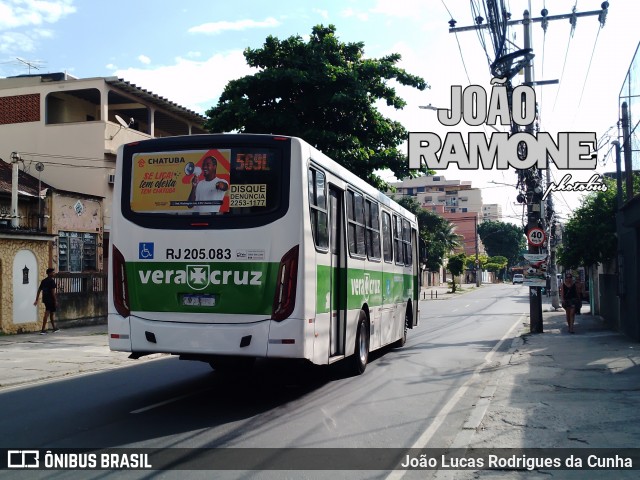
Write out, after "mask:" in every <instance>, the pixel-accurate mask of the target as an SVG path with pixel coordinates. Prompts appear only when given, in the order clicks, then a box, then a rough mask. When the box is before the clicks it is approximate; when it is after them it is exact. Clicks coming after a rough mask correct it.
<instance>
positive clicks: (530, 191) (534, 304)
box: [449, 1, 609, 333]
mask: <svg viewBox="0 0 640 480" xmlns="http://www.w3.org/2000/svg"><path fill="white" fill-rule="evenodd" d="M601 8H602V10H596V11H591V12H583V13H578V12H576V11H575V8H574V10H573V12H571V13H570V14H563V15H554V16H549V15H548V13H549V12H548V10H547V9H546V8H545V9H543V10H542V12H541V14H542V16H541V17H538V18H531V15H530V13H529V11H528V10H525V11H524V14H523V18H522V20H508V21H506V22H504V23H505V24H506V25H518V24H522V25H523V28H524V49H523V50H522V51H520V52H515V54H507V55H504V56H501V57H500V58H496V59H495V61H494V62H493V64H492V74H493V75H494V76H498V74H499V75H500V76H505V77H508V78H507V79H508V80H509V83H508V85H509V88H512V87H511V85H510V81H511V78H513V76H515V75H516V74H517V71H518V70H520V69H523V70H524V77H525V80H524V84H525V85H528V86H531V87H533V86H535V85H543V84H545V83H550V82H544V81H542V82H535V81H534V80H533V66H532V60H533V56H534V55H533V53H532V48H531V44H532V42H531V25H532V24H533V23H537V22H539V23H541V24H542V28H543V29H545V31H546V28H547V26H548V24H549V21H550V20H562V19H568V20H569V21H570V23H571V25H572V28H575V25H576V22H577V19H578V17H584V16H592V15H597V16H598V19H599V21H600V24H601V25H604V22H605V19H606V15H607V12H608V8H609V3H608V2H606V1H605V2H603V3H602V5H601ZM503 13H504V14H505V19H506V18H508V17H509V16H510V15H509V14H508V13H507V12H503ZM483 21H484V19H483V18H482V17H477V18H476V25H473V26H469V27H458V28H456V27H455V24H456V21H455V20H454V19H451V20H450V21H449V26H450V28H449V33H456V32H463V31H470V30H480V29H485V28H492V27H493V25H494V22H493V21H491V22H489V23H488V24H483V23H482V22H483ZM519 56H520V57H522V60H521V61H519V62H517V63H515V59H516V58H517V57H519ZM501 60H502V62H501ZM502 63H504V64H503V65H502ZM514 63H515V65H514ZM496 72H498V74H496ZM513 108H514V105H511V109H512V111H513ZM518 108H520V106H518ZM517 131H518V127H517V126H516V125H515V124H512V132H513V133H516V132H517ZM525 132H527V133H530V134H532V135H533V133H534V125H533V124H530V125H527V126H526V127H525ZM518 175H519V176H520V179H519V183H523V184H524V185H525V186H526V194H525V198H526V202H527V227H526V230H527V232H529V231H531V229H533V228H543V229H544V224H543V218H542V216H541V213H542V173H541V172H540V171H539V170H538V169H537V168H535V167H532V168H530V169H528V170H520V171H519V172H518ZM548 242H549V244H548V245H550V244H551V240H548ZM539 250H540V247H537V246H533V245H531V243H529V250H528V251H529V253H532V254H536V253H539ZM553 280H554V281H553V282H552V285H556V289H557V279H556V278H555V277H554V278H553ZM552 288H553V286H552ZM529 322H530V324H529V328H530V331H531V333H542V332H543V322H542V296H541V287H529Z"/></svg>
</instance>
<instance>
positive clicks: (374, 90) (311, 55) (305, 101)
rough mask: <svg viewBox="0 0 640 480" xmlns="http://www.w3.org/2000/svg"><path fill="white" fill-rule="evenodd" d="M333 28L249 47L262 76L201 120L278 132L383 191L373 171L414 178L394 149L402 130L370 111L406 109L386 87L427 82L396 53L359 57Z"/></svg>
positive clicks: (228, 91)
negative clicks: (300, 141) (382, 106)
mask: <svg viewBox="0 0 640 480" xmlns="http://www.w3.org/2000/svg"><path fill="white" fill-rule="evenodd" d="M335 32H336V28H335V26H333V25H329V26H328V27H325V26H323V25H317V26H315V27H313V29H312V32H311V37H310V38H309V40H308V41H307V42H304V41H303V39H302V37H300V36H291V37H289V38H287V39H285V40H278V38H276V37H273V36H269V37H268V38H267V39H266V41H265V43H264V45H263V47H262V48H258V49H251V48H247V49H246V50H245V51H244V57H245V59H246V61H247V64H248V65H250V66H251V67H255V68H257V69H259V71H258V72H257V73H256V74H254V75H247V76H245V77H242V78H239V79H237V80H232V81H230V82H229V83H228V84H227V86H226V87H225V89H224V92H223V93H222V95H221V96H220V99H219V100H218V104H217V105H216V106H215V107H213V108H211V109H209V110H208V111H207V112H206V113H207V115H208V116H209V120H208V121H207V122H206V128H207V129H208V130H209V131H217V132H228V131H232V130H237V131H239V132H251V133H275V134H281V135H291V136H297V137H301V138H303V139H304V140H306V141H307V142H309V143H310V144H311V145H314V146H315V147H316V148H318V149H319V150H321V151H322V152H324V153H325V154H326V155H328V156H329V157H331V158H333V159H334V160H336V161H337V162H338V163H340V164H341V165H342V166H344V167H346V168H347V169H349V170H350V171H352V172H353V173H354V174H356V175H357V176H359V177H360V178H362V179H364V180H367V181H368V182H369V183H370V184H372V185H374V186H376V187H378V188H385V187H386V186H387V184H386V182H384V181H383V180H382V179H381V178H380V177H379V176H378V175H377V174H376V173H375V171H377V170H379V169H385V168H389V169H390V170H391V171H392V172H393V173H394V174H395V176H396V178H405V177H407V176H411V175H413V174H415V173H414V172H416V171H415V170H414V171H410V170H409V164H408V161H407V159H406V156H405V155H404V154H403V153H402V152H401V151H400V150H399V149H398V146H399V145H400V144H401V143H402V142H403V141H405V140H406V138H407V131H406V129H405V128H404V127H403V126H402V125H401V124H400V123H399V122H396V121H392V120H390V119H388V118H385V117H384V116H383V115H381V114H380V112H378V110H377V108H376V106H375V104H376V102H377V101H379V100H383V101H385V102H386V104H387V105H389V106H392V107H394V108H396V109H402V108H403V107H404V106H405V102H404V100H402V99H401V98H400V97H398V96H397V95H396V91H395V89H394V88H393V87H392V86H390V84H389V82H390V81H395V82H397V83H398V84H400V85H405V86H410V87H414V88H417V89H419V90H424V89H425V88H426V87H427V84H426V82H425V81H424V80H423V79H422V78H420V77H418V76H415V75H411V74H409V73H407V72H406V71H404V70H403V69H401V68H398V67H397V66H396V64H397V63H398V61H399V60H400V58H401V57H400V55H399V54H395V53H394V54H390V55H387V56H385V57H382V58H380V59H373V58H372V59H367V58H365V57H364V43H362V42H357V43H343V42H340V41H339V40H338V37H337V36H336V35H335Z"/></svg>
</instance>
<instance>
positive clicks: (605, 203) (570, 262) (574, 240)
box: [558, 175, 640, 268]
mask: <svg viewBox="0 0 640 480" xmlns="http://www.w3.org/2000/svg"><path fill="white" fill-rule="evenodd" d="M603 180H604V184H605V185H606V186H607V191H606V192H592V193H590V194H589V195H587V196H586V197H585V199H584V203H583V204H582V206H581V207H579V208H578V209H576V210H575V211H574V212H573V214H572V215H571V218H570V219H569V221H568V222H567V223H566V225H565V226H564V229H563V232H562V245H561V246H560V247H558V262H559V263H560V264H561V265H563V266H564V267H565V268H576V267H579V266H583V265H584V266H591V265H597V264H599V263H604V262H607V261H609V260H611V259H613V258H615V256H616V251H617V248H618V242H617V237H616V211H617V210H618V206H617V196H616V183H615V180H612V179H609V178H606V177H605V178H604V179H603ZM633 183H634V187H633V190H634V191H638V190H639V189H640V175H634V182H633Z"/></svg>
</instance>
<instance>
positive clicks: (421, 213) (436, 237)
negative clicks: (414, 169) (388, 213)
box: [395, 197, 460, 272]
mask: <svg viewBox="0 0 640 480" xmlns="http://www.w3.org/2000/svg"><path fill="white" fill-rule="evenodd" d="M395 200H396V201H397V202H398V203H399V204H400V205H402V206H403V207H404V208H406V209H407V210H409V211H410V212H412V213H414V214H415V215H416V216H417V217H418V225H419V228H420V231H419V235H420V243H421V245H420V263H423V264H425V265H426V267H427V270H429V271H430V272H437V271H438V270H439V269H440V267H441V266H442V264H443V262H444V257H446V256H447V254H449V252H451V251H452V250H453V249H455V248H456V247H458V246H460V237H459V236H458V235H456V234H455V233H454V231H453V228H454V227H453V225H452V224H451V223H450V222H449V221H448V220H445V219H444V218H442V217H441V216H440V215H438V214H436V213H434V212H431V211H428V210H424V209H423V208H422V207H421V206H420V204H419V203H418V201H417V200H416V199H415V198H413V197H402V198H400V199H395Z"/></svg>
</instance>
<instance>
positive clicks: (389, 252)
mask: <svg viewBox="0 0 640 480" xmlns="http://www.w3.org/2000/svg"><path fill="white" fill-rule="evenodd" d="M392 242H393V240H392V238H391V216H390V215H389V214H388V213H387V212H382V252H383V255H384V261H385V262H387V263H391V262H393V243H392Z"/></svg>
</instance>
